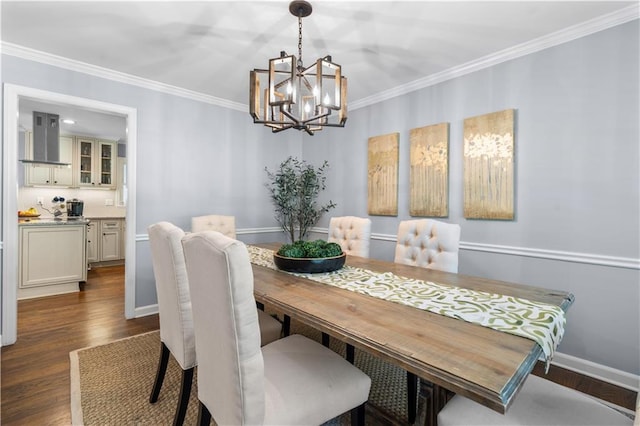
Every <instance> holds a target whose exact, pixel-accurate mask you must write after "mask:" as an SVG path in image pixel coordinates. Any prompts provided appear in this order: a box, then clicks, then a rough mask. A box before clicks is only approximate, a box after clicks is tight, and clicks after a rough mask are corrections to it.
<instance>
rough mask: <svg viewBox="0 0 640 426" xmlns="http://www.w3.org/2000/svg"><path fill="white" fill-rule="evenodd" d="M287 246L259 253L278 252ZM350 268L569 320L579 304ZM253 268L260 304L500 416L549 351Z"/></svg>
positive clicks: (510, 286) (416, 274) (450, 278)
mask: <svg viewBox="0 0 640 426" xmlns="http://www.w3.org/2000/svg"><path fill="white" fill-rule="evenodd" d="M280 245H281V243H262V244H255V247H258V248H259V249H267V250H274V251H277V250H278V248H279V247H280ZM345 266H348V267H352V268H361V269H362V270H367V271H373V272H375V273H390V274H393V275H394V276H398V277H404V278H406V279H408V280H421V281H425V282H429V283H437V284H438V285H442V286H447V287H451V288H454V289H468V290H472V291H474V292H480V293H479V294H488V295H502V296H508V297H511V298H518V300H520V299H522V300H525V301H532V302H537V303H542V304H546V305H551V306H553V307H557V308H560V310H562V313H564V312H566V310H567V309H568V308H569V306H571V304H572V303H573V300H574V296H573V295H572V294H571V293H568V292H566V291H561V290H551V289H548V288H542V287H535V286H530V285H522V284H517V283H510V282H505V281H498V280H493V279H488V278H482V277H476V276H470V275H464V274H457V273H449V272H442V271H437V270H433V269H427V268H422V267H416V266H409V265H405V264H400V263H395V262H390V261H385V260H378V259H372V258H363V257H357V256H347V258H346V263H345ZM252 267H253V274H254V296H255V299H256V301H257V302H258V303H261V304H264V305H269V306H272V307H273V308H275V309H277V310H279V311H281V312H283V313H284V314H285V315H287V316H289V317H291V318H292V319H295V320H297V321H300V322H302V323H304V324H306V325H308V326H311V327H313V328H315V329H317V330H319V331H320V332H322V333H325V334H326V335H329V336H331V337H332V338H335V339H339V340H341V341H343V342H345V343H346V344H347V345H351V346H353V347H355V348H356V349H358V350H361V351H365V352H368V353H370V354H372V355H373V356H376V357H379V358H381V359H383V360H385V361H386V362H389V363H392V364H395V365H397V366H399V367H401V368H402V369H404V370H406V371H408V372H410V373H412V374H415V375H416V376H417V377H419V378H421V379H422V380H424V381H427V382H429V383H431V384H433V385H434V386H436V387H441V388H443V389H447V390H448V391H450V392H454V393H456V394H459V395H463V396H465V397H467V398H470V399H472V400H474V401H476V402H478V403H480V404H483V405H485V406H487V407H489V408H491V409H493V410H495V411H497V412H499V413H503V414H504V413H505V412H507V410H508V409H509V407H510V406H511V404H512V403H513V401H514V399H515V398H516V396H517V394H518V391H519V390H520V388H521V387H522V385H523V383H524V381H525V379H526V378H527V376H528V375H529V373H531V371H532V369H533V367H534V365H535V364H536V362H537V361H538V360H539V359H543V358H544V356H545V354H544V353H543V349H542V347H541V345H540V344H539V343H537V342H536V341H534V340H531V339H530V338H527V337H523V336H520V335H514V334H511V333H507V332H504V331H501V330H496V329H493V328H491V327H486V326H483V325H479V324H477V323H473V322H469V321H466V320H463V319H460V318H456V317H451V316H446V315H442V314H440V313H434V312H430V311H428V310H424V309H418V308H416V307H414V306H410V305H407V304H403V303H396V302H393V301H389V300H384V299H381V298H378V297H372V296H370V295H367V294H362V293H360V292H356V291H350V290H347V289H344V288H339V287H336V286H332V285H326V284H322V283H319V282H317V281H314V280H312V279H309V278H312V277H310V276H305V275H304V274H291V273H287V272H284V271H280V270H278V269H277V268H274V267H268V266H263V265H260V264H257V263H254V262H252ZM454 316H455V315H454ZM557 343H559V342H557ZM547 361H548V359H547ZM432 406H433V404H432ZM436 410H437V408H436ZM435 414H437V413H432V415H435Z"/></svg>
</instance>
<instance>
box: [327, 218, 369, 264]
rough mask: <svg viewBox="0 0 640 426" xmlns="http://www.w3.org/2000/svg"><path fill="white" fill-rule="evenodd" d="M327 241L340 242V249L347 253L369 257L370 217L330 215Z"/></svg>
mask: <svg viewBox="0 0 640 426" xmlns="http://www.w3.org/2000/svg"><path fill="white" fill-rule="evenodd" d="M327 241H329V242H330V243H338V244H340V247H342V251H343V252H345V253H347V254H350V255H353V256H360V257H369V246H370V243H371V219H368V218H364V217H356V216H342V217H332V218H331V220H330V221H329V237H328V239H327Z"/></svg>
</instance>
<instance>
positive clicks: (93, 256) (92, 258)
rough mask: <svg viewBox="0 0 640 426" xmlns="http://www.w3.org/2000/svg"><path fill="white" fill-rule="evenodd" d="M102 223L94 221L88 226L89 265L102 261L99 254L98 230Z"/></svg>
mask: <svg viewBox="0 0 640 426" xmlns="http://www.w3.org/2000/svg"><path fill="white" fill-rule="evenodd" d="M99 228H100V221H99V220H98V221H96V220H92V221H91V222H89V225H87V263H95V262H98V261H99V260H100V256H99V254H98V246H99V242H98V230H99Z"/></svg>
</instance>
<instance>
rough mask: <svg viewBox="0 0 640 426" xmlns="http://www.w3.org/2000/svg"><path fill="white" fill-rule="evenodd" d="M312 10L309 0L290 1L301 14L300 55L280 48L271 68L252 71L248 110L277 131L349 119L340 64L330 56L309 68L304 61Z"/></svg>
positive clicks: (313, 127)
mask: <svg viewBox="0 0 640 426" xmlns="http://www.w3.org/2000/svg"><path fill="white" fill-rule="evenodd" d="M312 10H313V9H312V8H311V4H309V3H308V2H306V1H292V2H291V3H290V4H289V12H291V14H292V15H294V16H297V17H298V57H297V58H296V56H295V55H288V54H287V53H286V52H284V51H281V52H280V56H279V57H278V58H273V59H269V69H254V70H253V71H251V73H250V90H249V97H250V99H249V113H250V114H251V116H252V117H253V122H254V123H259V124H264V125H265V126H267V127H270V128H271V131H272V132H274V133H276V132H281V131H283V130H287V129H291V128H293V129H298V130H304V131H306V132H307V133H308V134H310V135H313V134H314V132H316V131H318V130H322V129H323V128H324V127H344V124H345V122H346V121H347V78H346V77H344V76H342V70H341V67H340V65H338V64H336V63H334V62H332V60H331V56H325V57H324V58H320V59H318V60H316V61H315V63H314V64H313V65H311V66H309V67H307V68H305V67H304V65H303V62H302V18H305V17H307V16H309V15H311V12H312Z"/></svg>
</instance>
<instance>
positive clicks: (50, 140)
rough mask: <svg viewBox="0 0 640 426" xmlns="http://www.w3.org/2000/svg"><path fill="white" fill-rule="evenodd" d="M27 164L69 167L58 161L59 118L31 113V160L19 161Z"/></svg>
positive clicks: (42, 113) (52, 115)
mask: <svg viewBox="0 0 640 426" xmlns="http://www.w3.org/2000/svg"><path fill="white" fill-rule="evenodd" d="M20 161H21V162H23V163H28V164H47V165H50V166H66V167H68V166H70V164H69V163H62V162H61V161H60V116H58V115H56V114H48V113H46V112H37V111H34V112H33V158H31V159H24V160H20Z"/></svg>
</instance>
